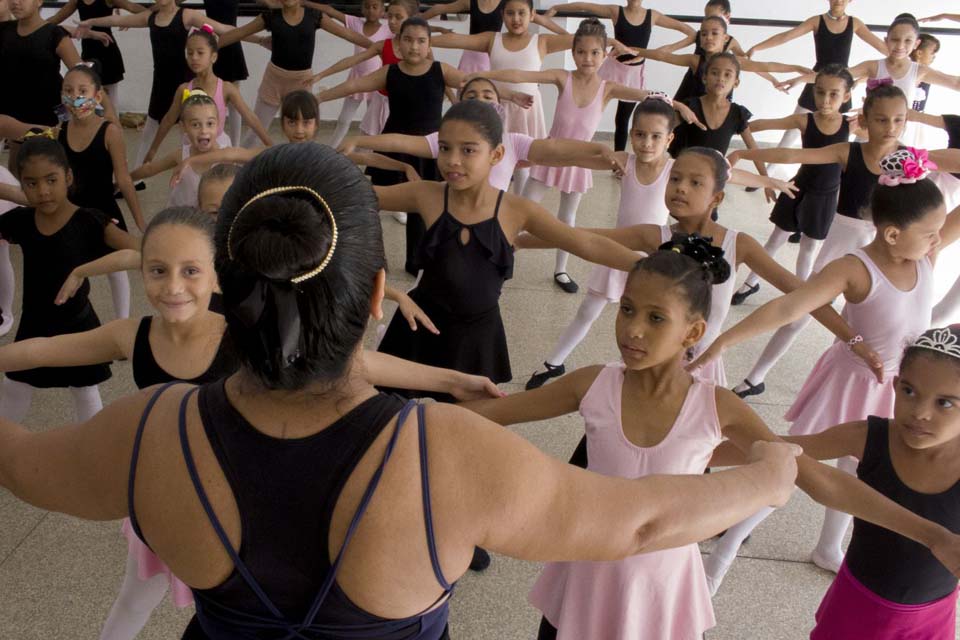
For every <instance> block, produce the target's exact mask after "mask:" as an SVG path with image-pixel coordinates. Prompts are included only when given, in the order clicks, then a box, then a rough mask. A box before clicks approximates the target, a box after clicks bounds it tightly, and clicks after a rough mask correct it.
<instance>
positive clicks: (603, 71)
mask: <svg viewBox="0 0 960 640" xmlns="http://www.w3.org/2000/svg"><path fill="white" fill-rule="evenodd" d="M644 67H646V65H645V64H637V65H630V64H623V63H622V62H620V61H618V60H617V59H616V58H614V57H609V58H607V59H606V60H604V61H603V64H602V65H600V69H598V70H597V74H598V75H599V76H600V77H601V78H603V79H604V80H607V81H608V82H616V83H617V84H622V85H624V86H627V87H630V88H631V89H643V70H644Z"/></svg>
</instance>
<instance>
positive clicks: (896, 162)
mask: <svg viewBox="0 0 960 640" xmlns="http://www.w3.org/2000/svg"><path fill="white" fill-rule="evenodd" d="M936 169H937V164H936V163H935V162H933V161H931V160H930V158H929V155H928V154H927V151H926V149H914V148H913V147H907V148H906V149H897V150H896V151H894V152H893V153H890V154H887V155H886V156H884V157H883V159H882V160H880V170H881V171H882V172H883V173H882V174H881V175H880V184H882V185H884V186H885V187H897V186H900V185H901V184H916V182H917V181H918V180H923V179H925V178H926V177H927V176H929V175H930V172H931V171H935V170H936Z"/></svg>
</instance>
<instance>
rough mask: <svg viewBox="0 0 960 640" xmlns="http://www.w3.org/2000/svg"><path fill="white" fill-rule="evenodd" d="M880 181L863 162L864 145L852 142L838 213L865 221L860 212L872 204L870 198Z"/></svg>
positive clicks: (841, 187) (877, 175) (843, 178)
mask: <svg viewBox="0 0 960 640" xmlns="http://www.w3.org/2000/svg"><path fill="white" fill-rule="evenodd" d="M879 179H880V175H879V174H876V173H874V172H872V171H870V169H868V168H867V165H866V163H865V162H864V161H863V145H861V144H860V143H859V142H851V143H850V154H849V155H848V156H847V170H846V171H844V172H843V173H842V174H841V176H840V199H839V200H838V201H837V213H839V214H840V215H842V216H847V217H848V218H856V219H857V220H861V219H863V216H861V215H860V212H861V211H862V210H863V209H865V208H866V207H867V205H869V204H870V197H871V196H872V195H873V189H874V187H876V186H877V180H879Z"/></svg>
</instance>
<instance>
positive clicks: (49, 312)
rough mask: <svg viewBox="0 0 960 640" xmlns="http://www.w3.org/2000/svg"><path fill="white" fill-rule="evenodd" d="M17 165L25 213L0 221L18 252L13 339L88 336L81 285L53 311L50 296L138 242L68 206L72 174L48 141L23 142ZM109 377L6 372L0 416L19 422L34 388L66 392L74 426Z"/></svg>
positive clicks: (79, 371) (97, 404) (94, 370)
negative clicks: (93, 263)
mask: <svg viewBox="0 0 960 640" xmlns="http://www.w3.org/2000/svg"><path fill="white" fill-rule="evenodd" d="M17 164H18V169H19V174H20V183H21V185H22V187H23V192H24V194H25V195H26V197H27V200H28V201H29V203H30V206H29V207H20V208H17V209H14V210H12V211H8V212H7V213H5V214H3V215H2V216H0V235H2V236H3V238H4V240H6V241H7V242H10V243H12V244H17V245H19V246H20V249H21V251H22V252H23V262H24V265H23V287H22V290H23V306H22V310H21V318H20V325H19V327H18V328H17V336H16V338H15V340H16V341H17V342H20V341H23V340H27V339H29V338H36V337H48V336H55V335H60V334H63V333H76V332H79V331H87V330H89V329H93V328H95V327H97V326H99V325H100V321H99V319H98V318H97V314H96V312H95V311H94V310H93V306H91V304H90V300H89V299H88V294H89V291H90V284H89V282H84V283H83V285H82V286H81V287H80V289H79V291H78V292H77V294H76V295H74V296H73V298H71V299H70V300H69V301H67V302H66V303H64V304H60V305H58V304H55V297H56V295H57V292H58V291H59V289H60V286H61V285H62V284H63V281H64V280H65V279H66V277H67V276H68V275H69V274H70V272H71V271H72V270H73V268H74V267H76V266H78V265H80V264H83V263H86V262H89V261H90V260H92V259H94V258H96V257H99V256H100V255H102V254H103V253H105V252H106V251H108V250H109V249H108V248H109V247H112V248H113V249H132V248H137V247H138V246H139V243H138V242H137V241H136V240H134V239H133V238H131V237H130V236H129V235H127V233H126V232H124V231H122V230H121V229H119V228H118V227H117V226H116V225H115V224H114V223H112V222H111V221H110V219H109V218H108V217H107V216H106V215H105V214H103V213H101V212H99V211H97V210H95V209H87V208H82V207H78V206H77V205H75V204H73V203H71V202H70V200H69V197H68V195H67V192H68V190H69V188H70V184H71V183H72V182H73V175H72V172H71V171H70V163H69V161H68V160H67V156H66V153H65V152H64V150H63V147H61V146H60V144H59V143H58V142H57V141H56V140H51V139H49V138H47V137H45V136H35V137H33V138H30V139H29V140H27V141H26V142H24V143H23V146H22V148H21V154H20V156H19V157H18V159H17ZM109 377H110V367H109V366H108V365H107V364H96V365H91V366H84V367H70V368H65V369H48V368H45V367H39V368H35V369H28V370H25V371H18V372H16V373H12V374H10V375H8V376H7V377H6V378H5V379H4V381H3V386H2V390H0V415H3V416H4V417H5V418H8V419H10V420H16V421H20V420H23V418H24V417H25V416H26V414H27V411H28V410H29V409H30V401H31V397H32V395H33V390H34V389H35V388H57V387H69V388H70V391H71V394H72V395H73V399H74V404H75V409H76V417H77V420H81V421H82V420H87V419H89V418H90V417H91V416H93V415H94V414H95V413H97V412H98V411H99V410H100V409H101V408H102V406H103V405H102V403H101V401H100V392H99V390H98V389H97V385H98V384H99V383H101V382H103V381H104V380H106V379H108V378H109Z"/></svg>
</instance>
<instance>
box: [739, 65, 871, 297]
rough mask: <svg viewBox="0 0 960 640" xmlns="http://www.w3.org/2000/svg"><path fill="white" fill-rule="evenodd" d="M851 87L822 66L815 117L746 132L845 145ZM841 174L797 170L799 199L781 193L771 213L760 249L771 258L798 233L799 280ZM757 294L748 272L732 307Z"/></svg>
mask: <svg viewBox="0 0 960 640" xmlns="http://www.w3.org/2000/svg"><path fill="white" fill-rule="evenodd" d="M852 89H853V77H852V76H851V75H850V72H849V71H848V70H847V68H846V67H842V66H840V65H839V64H828V65H825V66H823V67H821V69H820V71H818V72H817V80H816V83H815V88H814V91H813V98H814V102H815V106H816V111H815V112H814V113H803V112H799V113H795V114H794V115H792V116H787V117H786V118H780V119H778V120H754V121H752V122H751V123H750V130H751V131H767V130H770V129H784V130H797V131H800V133H801V140H802V141H803V148H804V149H821V148H823V147H829V146H830V145H834V144H842V143H844V142H847V141H848V140H849V139H850V124H849V122H848V121H847V119H846V117H845V116H844V115H843V113H842V108H843V105H844V104H846V103H847V102H848V101H849V100H850V91H851V90H852ZM780 146H787V145H783V144H781V145H780ZM840 175H841V167H840V165H839V164H822V165H803V166H801V167H800V171H799V172H797V175H796V176H795V177H794V179H793V180H794V182H795V183H796V185H797V187H799V189H800V192H799V193H798V194H797V197H796V198H795V199H791V198H787V197H784V195H782V194H781V196H780V197H779V198H778V199H777V204H776V205H775V206H774V207H773V211H772V212H771V213H770V222H772V223H773V225H774V228H773V231H772V232H771V233H770V237H769V238H768V239H767V243H766V244H765V245H764V246H763V248H764V249H765V250H766V251H767V253H769V254H770V255H771V256H774V255H776V253H777V251H779V250H780V247H782V246H783V245H784V244H786V242H787V240H788V238H789V237H790V235H791V234H794V233H799V234H800V251H799V252H798V254H797V268H796V274H797V277H798V278H800V279H801V280H806V279H807V278H808V277H809V276H810V272H811V271H812V269H813V261H814V259H815V258H816V257H817V250H818V249H819V248H820V243H821V242H822V241H823V239H824V238H826V237H827V231H828V230H829V229H830V223H831V222H833V217H834V215H835V213H836V211H837V198H838V197H839V195H840ZM759 290H760V283H759V280H758V278H757V277H756V275H755V274H752V273H751V274H750V275H748V276H747V279H746V280H744V282H743V285H741V287H740V289H738V290H737V292H736V293H734V294H733V304H734V305H739V304H743V301H744V300H746V299H747V298H748V297H750V296H752V295H753V294H755V293H756V292H757V291H759Z"/></svg>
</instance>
